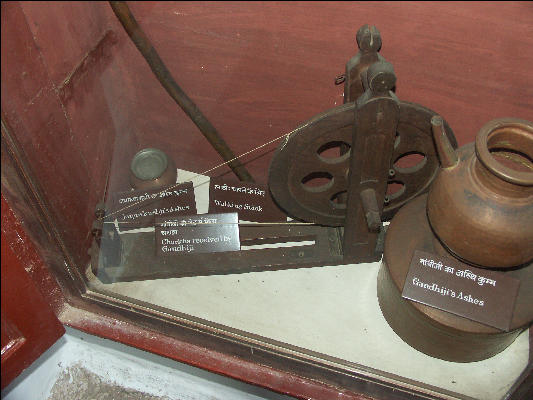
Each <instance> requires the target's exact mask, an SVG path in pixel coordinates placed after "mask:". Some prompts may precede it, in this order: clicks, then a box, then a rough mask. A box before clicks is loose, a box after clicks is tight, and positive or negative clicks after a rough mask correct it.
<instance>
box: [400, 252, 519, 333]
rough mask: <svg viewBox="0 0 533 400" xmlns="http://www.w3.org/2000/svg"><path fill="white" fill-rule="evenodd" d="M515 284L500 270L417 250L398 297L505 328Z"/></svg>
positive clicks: (511, 310) (513, 296) (511, 313)
mask: <svg viewBox="0 0 533 400" xmlns="http://www.w3.org/2000/svg"><path fill="white" fill-rule="evenodd" d="M519 286H520V281H519V280H518V279H515V278H512V277H510V276H508V275H506V274H504V273H502V272H496V271H491V270H487V269H481V268H476V267H472V266H470V265H467V264H464V263H462V262H459V261H457V260H455V259H452V258H449V257H442V256H439V255H436V254H431V253H426V252H422V251H418V250H417V251H415V253H414V256H413V258H412V260H411V266H410V267H409V271H408V273H407V277H406V279H405V283H404V287H403V292H402V297H404V298H406V299H409V300H413V301H416V302H419V303H423V304H426V305H428V306H431V307H435V308H438V309H440V310H444V311H448V312H450V313H452V314H456V315H460V316H462V317H465V318H468V319H470V320H473V321H477V322H480V323H482V324H485V325H489V326H492V327H495V328H498V329H501V330H504V331H508V330H509V327H510V324H511V320H512V317H513V311H514V305H515V301H516V297H517V295H518V288H519Z"/></svg>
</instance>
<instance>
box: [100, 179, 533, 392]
mask: <svg viewBox="0 0 533 400" xmlns="http://www.w3.org/2000/svg"><path fill="white" fill-rule="evenodd" d="M193 175H194V174H192V173H190V172H186V171H182V170H178V181H182V182H183V181H187V180H190V177H191V176H193ZM202 182H204V184H201V185H200V183H202ZM208 182H209V179H208V178H207V177H199V176H196V178H195V179H194V181H193V183H194V184H195V186H197V185H198V186H197V187H196V188H195V194H196V199H197V209H198V213H206V212H207V201H208V200H207V199H208V191H209V184H208ZM132 232H134V231H132ZM125 234H131V233H125ZM154 262H155V260H154ZM379 267H380V263H379V262H376V263H371V264H357V265H343V266H324V267H316V268H301V269H293V270H282V271H267V272H253V273H244V274H233V275H220V276H202V277H192V278H176V279H160V280H152V281H142V282H127V283H113V284H108V285H103V284H99V285H98V286H100V285H101V287H102V288H103V289H105V290H106V291H111V292H115V293H117V294H120V295H123V296H127V297H129V298H133V299H138V300H141V301H143V302H148V303H152V304H155V305H157V306H161V307H166V308H169V309H173V310H176V311H179V312H181V313H185V314H189V315H192V316H194V317H198V318H202V319H205V320H208V321H212V322H215V323H218V324H222V325H226V326H228V327H231V328H235V329H239V330H242V331H244V332H250V333H253V334H255V335H260V336H263V337H265V338H269V339H273V340H276V341H280V342H284V343H287V344H290V345H293V346H298V347H301V348H304V349H308V350H310V351H313V352H318V353H322V354H325V355H327V356H330V357H336V358H339V359H342V360H346V361H349V362H353V363H357V364H360V365H364V366H367V367H371V368H374V369H377V370H380V371H385V372H388V373H392V374H396V375H398V376H401V377H404V378H408V379H412V380H415V381H418V382H422V383H424V384H427V385H432V386H436V387H438V388H442V389H444V390H447V391H452V392H456V393H460V394H462V395H464V396H469V397H472V398H476V399H483V400H493V399H494V400H496V399H501V398H502V397H503V396H504V395H505V393H506V391H507V390H508V389H509V388H510V387H511V385H512V384H513V383H514V382H515V381H516V379H517V378H518V376H519V375H520V373H521V372H522V371H523V370H524V368H525V367H526V365H527V362H528V352H529V340H528V332H527V331H526V332H524V333H523V334H521V335H520V336H519V337H518V338H517V339H516V341H515V342H514V343H513V344H512V345H511V346H509V347H508V348H507V349H506V350H505V351H503V352H502V353H500V354H497V355H496V356H494V357H492V358H490V359H487V360H484V361H479V362H473V363H453V362H448V361H443V360H439V359H435V358H432V357H429V356H427V355H425V354H423V353H421V352H419V351H417V350H415V349H413V348H412V347H410V346H409V345H407V344H406V343H405V342H403V341H402V339H401V338H400V337H398V336H397V335H396V334H395V333H394V331H393V330H392V329H391V328H390V327H389V325H388V324H387V322H386V321H385V319H384V317H383V316H382V314H381V310H380V308H379V304H378V299H377V284H376V279H377V273H378V270H379Z"/></svg>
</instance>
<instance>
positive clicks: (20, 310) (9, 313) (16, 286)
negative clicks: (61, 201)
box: [1, 197, 65, 388]
mask: <svg viewBox="0 0 533 400" xmlns="http://www.w3.org/2000/svg"><path fill="white" fill-rule="evenodd" d="M4 202H5V200H4V198H3V197H2V204H3V203H4ZM2 208H3V207H2ZM1 264H2V267H1V268H2V269H1V271H2V279H1V280H2V295H1V296H2V299H1V300H2V303H1V304H2V306H1V308H2V388H4V387H5V386H6V385H8V384H9V382H11V381H12V380H13V379H14V378H15V377H16V376H18V375H19V374H20V373H21V372H22V371H23V370H24V369H25V368H27V367H28V366H29V365H30V364H31V363H32V362H33V361H35V360H36V359H37V358H38V357H39V356H40V355H41V354H42V353H43V352H44V351H45V350H46V349H47V348H48V347H50V346H51V345H52V344H53V343H54V342H55V341H56V340H57V339H58V338H60V337H61V336H62V335H63V333H65V329H64V328H63V325H61V323H60V322H59V320H58V319H57V317H56V316H55V314H54V313H53V311H52V310H51V308H50V306H49V305H48V304H47V303H46V302H45V301H44V299H43V298H42V296H41V295H40V293H39V291H38V289H37V287H36V286H35V284H34V283H33V281H32V280H31V278H30V277H29V275H28V273H27V272H26V271H25V270H24V264H23V263H21V261H20V260H19V259H18V258H17V256H16V255H15V252H14V251H13V249H12V248H11V244H10V242H9V240H8V239H7V237H6V235H5V233H4V229H2V262H1Z"/></svg>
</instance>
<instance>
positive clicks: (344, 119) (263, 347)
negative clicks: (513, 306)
mask: <svg viewBox="0 0 533 400" xmlns="http://www.w3.org/2000/svg"><path fill="white" fill-rule="evenodd" d="M126 4H127V5H126ZM128 7H129V8H128ZM130 11H131V13H130ZM532 18H533V8H532V7H531V4H528V3H521V2H517V3H514V2H505V3H503V4H489V3H487V4H481V5H476V6H473V5H469V4H466V3H455V4H452V5H448V4H445V3H426V4H423V5H420V4H418V3H409V2H407V3H405V2H399V3H394V4H392V3H390V4H389V3H365V2H362V3H359V2H350V3H344V2H338V3H337V2H334V3H320V2H318V3H315V2H297V3H291V2H276V3H259V4H255V3H251V2H250V3H246V2H239V3H234V2H205V3H196V2H129V3H122V2H111V3H107V2H87V3H85V2H82V3H77V2H57V3H56V2H51V3H40V4H39V3H31V2H7V3H5V2H4V3H2V193H3V195H4V196H5V197H6V198H7V200H8V202H9V203H10V205H11V207H12V208H13V209H14V211H15V213H16V214H17V215H18V217H19V218H20V219H21V220H22V221H24V226H25V228H26V230H27V231H28V233H29V235H30V237H32V239H33V240H34V241H35V242H36V243H37V248H38V249H39V251H40V252H41V253H43V255H42V257H43V259H44V260H45V261H46V263H47V265H48V267H49V269H50V271H51V273H52V274H53V276H54V277H55V279H56V280H57V282H58V284H59V287H60V288H61V290H62V291H63V293H64V296H65V297H66V303H67V304H68V307H70V309H71V310H72V308H79V309H83V310H89V311H90V312H92V313H93V314H94V315H101V316H107V317H109V318H111V319H112V320H114V321H116V324H118V325H120V323H121V322H120V321H127V323H128V324H130V325H131V326H138V327H139V329H140V330H142V329H148V330H152V331H155V332H158V333H159V334H160V335H163V336H164V337H168V338H174V339H176V340H179V341H180V343H182V344H183V346H187V345H190V346H191V348H192V347H194V346H197V347H198V348H200V349H206V352H209V351H211V352H216V354H221V355H222V356H220V357H229V358H236V359H237V360H239V361H238V362H240V363H242V365H257V366H260V368H267V369H272V370H273V371H278V373H281V375H280V376H279V377H278V380H279V382H277V383H276V382H273V381H272V380H271V379H268V378H266V375H268V374H267V373H266V372H262V373H257V374H256V375H255V376H254V374H253V373H252V372H250V373H249V374H247V373H245V372H241V373H240V374H234V376H235V377H237V378H239V379H243V380H248V381H249V382H252V383H255V384H259V385H263V386H266V387H270V388H272V389H273V390H277V391H285V392H286V393H289V394H291V395H294V396H296V397H301V396H304V395H305V393H306V392H305V390H303V389H301V384H296V383H295V384H294V386H293V387H291V384H290V379H293V378H290V377H298V379H303V380H308V381H309V382H315V383H316V382H318V383H320V384H322V385H325V387H329V388H334V389H333V392H336V393H347V394H348V393H351V394H352V395H361V396H369V397H372V398H399V399H405V398H457V399H469V398H476V399H495V400H496V399H504V398H522V397H521V396H527V394H526V393H528V391H529V392H530V391H531V386H532V381H531V351H532V350H531V348H530V345H531V337H530V333H529V324H525V325H523V324H522V325H520V326H519V329H516V330H515V331H513V332H514V336H513V337H512V340H511V339H509V340H507V342H508V343H506V344H505V345H501V346H500V347H499V348H498V350H497V351H494V352H493V354H491V355H490V357H488V356H487V357H479V359H476V360H474V361H472V360H445V359H441V358H443V357H440V358H438V357H434V356H432V355H428V354H425V352H423V351H419V350H417V349H416V348H414V347H412V346H410V345H409V344H407V343H406V341H404V340H405V338H403V339H402V337H401V336H399V335H398V334H397V333H396V331H398V328H397V327H394V329H393V328H391V325H393V324H391V325H389V323H390V318H391V317H390V315H389V316H384V313H383V312H382V307H383V300H382V299H379V300H378V294H379V293H378V292H379V290H380V289H379V284H378V281H379V279H382V278H379V276H380V275H379V274H380V268H384V267H383V266H382V258H381V254H382V252H383V246H384V243H385V246H386V245H387V240H388V238H389V237H392V234H391V235H389V236H388V233H387V228H386V226H387V224H388V222H385V223H384V224H382V220H383V221H389V220H390V219H391V218H393V216H394V215H397V213H398V212H400V210H405V208H406V207H407V206H408V205H409V204H414V203H415V202H416V201H419V202H420V201H421V200H420V199H422V198H424V199H425V198H426V193H427V191H428V189H429V188H430V186H431V184H432V183H433V180H434V179H435V177H436V175H437V173H438V171H439V159H440V161H441V162H442V157H443V156H442V154H441V153H439V155H440V158H439V157H438V156H437V153H438V150H437V147H435V144H434V142H433V136H432V135H433V134H434V132H435V131H436V128H435V126H436V122H435V121H436V120H435V119H432V117H435V116H437V115H440V116H442V117H443V118H444V120H441V125H442V127H443V128H442V129H443V132H445V134H446V135H447V138H448V142H447V143H448V145H449V146H450V148H453V149H456V148H457V147H460V146H463V145H465V144H467V143H471V142H474V141H475V139H476V134H477V133H478V131H479V130H480V129H481V128H482V127H483V126H484V125H485V124H486V123H487V122H488V121H491V120H494V119H495V118H502V117H513V118H517V119H521V120H529V121H531V120H533V113H532V110H533V92H532V89H531V88H532V87H533V73H532V72H531V68H530V67H529V66H530V65H531V62H532V60H533V53H532V52H531V51H528V50H527V49H529V48H531V46H532V45H533V39H532V38H533V34H532V35H527V34H524V33H527V32H531V23H530V21H531V20H532ZM509 21H512V24H510V23H509ZM367 23H368V24H369V25H368V26H367V25H365V24H367ZM373 26H375V27H377V28H378V29H379V31H378V30H377V29H376V28H374V27H373ZM365 27H366V28H365ZM365 29H366V30H365ZM531 33H533V32H531ZM356 36H357V37H356ZM517 38H520V40H517ZM378 40H379V44H377V43H378ZM381 41H382V42H383V45H382V46H381ZM365 46H366V47H365ZM381 47H382V49H380V48H381ZM369 54H370V55H369ZM365 57H366V58H365ZM380 63H381V64H380ZM389 63H390V64H389ZM377 64H379V65H378V66H377V67H376V65H377ZM388 68H390V69H388ZM350 74H351V75H350ZM388 79H390V81H387V80H388ZM341 84H342V85H341ZM350 85H351V86H350ZM350 88H357V89H356V90H355V89H354V90H352V91H351V89H350ZM365 96H366V97H365ZM374 104H378V106H376V107H377V108H372V107H374V106H373V105H374ZM433 110H435V111H433ZM354 115H355V117H354ZM354 118H355V120H356V121H359V122H358V123H355V122H354ZM365 118H367V119H368V120H369V121H370V120H371V122H368V124H367V125H365V123H366V122H365V121H367V119H365ZM372 118H374V119H372ZM391 121H392V122H391ZM420 121H421V122H420ZM432 124H433V125H432ZM365 126H366V128H365ZM432 127H433V130H432ZM365 129H367V130H369V131H371V130H372V129H373V130H377V131H380V132H392V134H390V135H389V136H388V137H389V139H387V140H389V142H385V141H384V142H381V141H379V140H377V139H376V140H374V139H372V140H370V141H368V142H364V143H363V142H362V141H361V140H362V139H360V137H362V136H361V135H363V134H362V133H361V132H362V131H364V130H365ZM357 132H359V134H358V133H357ZM524 132H526V133H524V137H525V139H524V141H523V142H522V143H524V147H523V148H522V149H520V148H519V149H513V150H512V153H513V154H518V153H519V156H520V157H521V158H520V160H521V161H520V162H519V163H520V164H521V165H522V167H524V168H525V169H524V170H523V171H525V172H523V173H524V174H526V175H527V174H529V175H531V170H532V169H533V161H532V160H531V158H532V154H533V153H532V152H531V149H529V147H528V146H530V143H531V140H532V138H533V131H531V130H530V131H527V129H526V130H525V131H524ZM313 135H314V136H313ZM358 135H359V136H358ZM384 135H385V134H384ZM528 135H529V136H528ZM385 136H386V135H385ZM319 137H320V138H321V139H319ZM309 138H312V139H309ZM310 143H311V144H310ZM387 143H388V144H387ZM404 143H407V144H404ZM493 147H494V146H493ZM309 149H311V150H309ZM313 157H315V158H316V160H315V158H313ZM361 160H363V161H361ZM358 163H359V164H358ZM317 165H319V167H317ZM383 165H385V167H383ZM320 166H321V167H320ZM376 171H378V172H380V174H381V175H379V176H378V175H376V176H375V177H374V176H373V175H372V174H373V173H374V172H376ZM420 171H422V172H420ZM356 172H357V173H356ZM357 174H359V175H357ZM383 174H384V175H383ZM416 174H419V175H420V176H418V175H416ZM371 175H372V176H371ZM411 175H414V176H415V178H414V180H412V178H409V177H410V176H411ZM529 175H527V176H529ZM368 176H371V178H372V179H373V180H372V179H370V178H368ZM365 177H366V178H365ZM356 178H357V179H359V178H360V179H361V181H360V182H363V183H364V182H367V181H371V180H372V182H376V185H377V186H376V187H374V186H372V187H371V189H368V188H370V186H368V185H367V186H364V184H363V183H359V181H356ZM367 178H368V179H367ZM365 179H367V181H365ZM410 179H411V180H410ZM528 179H529V178H528ZM293 181H294V182H296V184H295V183H294V182H293ZM354 182H357V183H354ZM413 182H414V183H413ZM365 184H366V183H365ZM528 185H530V184H529V183H528ZM363 186H364V187H363ZM378 186H379V189H376V188H377V187H378ZM526 186H527V185H526ZM361 187H363V189H368V190H371V193H372V196H370V200H368V198H367V197H365V196H367V194H368V193H370V192H368V191H365V190H363V189H361ZM412 187H414V189H412ZM354 193H356V194H354ZM528 193H529V192H528ZM527 196H529V197H527ZM525 198H526V200H525V204H526V206H529V208H530V209H529V212H530V214H531V208H532V207H533V203H532V202H531V199H532V197H531V194H527V195H526V197H525ZM315 199H316V200H315ZM372 199H374V200H375V199H377V202H375V205H376V206H375V208H373V207H374V202H373V200H372ZM417 199H418V200H417ZM424 201H425V200H424ZM320 202H322V203H320ZM319 203H320V204H319ZM383 203H384V205H383ZM324 207H325V208H324ZM357 207H360V209H359V208H357ZM354 210H355V211H354ZM357 210H359V211H357ZM376 215H377V217H376ZM424 216H425V213H424ZM357 218H360V221H359V220H358V219H357ZM373 218H374V219H373ZM527 218H530V215H529V216H527V215H526V217H524V220H527ZM393 221H394V220H393ZM393 223H394V222H391V224H393ZM372 224H374V225H375V226H377V227H376V229H375V230H373V228H372V227H373V226H374V225H372ZM413 224H414V223H413ZM360 226H363V227H364V228H365V229H367V227H368V230H369V232H371V233H369V236H368V238H370V239H368V241H369V242H371V246H370V247H371V248H370V247H369V248H370V250H368V249H366V248H365V249H363V250H361V249H360V248H357V249H353V248H352V247H350V246H352V244H353V242H354V240H355V239H346V238H349V237H355V238H359V237H360V235H361V233H359V231H358V229H359V228H358V227H360ZM520 229H521V228H520ZM524 229H526V228H524ZM415 231H416V228H412V229H411V228H409V229H406V231H405V232H404V233H402V234H401V235H400V236H402V235H403V236H404V239H405V238H409V237H410V235H412V236H413V237H414V236H416V232H415ZM391 232H394V235H396V236H394V237H395V238H396V239H394V240H395V243H400V238H398V233H397V231H392V230H391ZM350 235H352V236H350ZM526 236H527V235H526ZM365 237H366V236H365ZM365 240H366V239H365ZM390 240H392V239H390ZM402 240H403V239H402ZM524 240H526V242H527V240H529V239H528V238H527V237H526V239H524ZM355 241H356V240H355ZM404 242H405V241H402V242H401V243H402V245H401V246H404V248H405V251H404V250H403V247H402V248H401V249H400V250H397V249H396V251H397V253H395V255H394V257H396V258H401V257H404V256H405V257H404V258H406V257H407V258H409V260H410V259H411V257H412V250H413V249H412V248H411V247H409V246H410V245H409V244H407V243H404ZM484 245H485V246H487V247H489V248H490V246H491V244H490V243H485V244H484ZM389 246H390V244H389ZM526 247H527V246H526ZM435 248H436V247H435ZM435 251H437V250H435ZM396 254H402V255H401V256H399V255H398V256H397V255H396ZM396 258H395V259H396ZM462 261H464V260H462ZM526 261H527V260H526ZM530 261H531V260H529V261H528V262H530ZM389 263H390V261H389ZM515 264H516V263H515ZM515 264H513V268H515V269H518V268H516V267H515ZM522 264H524V265H526V264H527V263H522ZM477 265H478V264H477ZM478 266H479V265H478ZM526 267H527V266H526ZM526 267H524V268H526ZM520 268H522V266H521V267H520ZM499 272H502V271H501V269H500V270H499ZM530 277H531V278H530ZM520 279H522V281H521V282H520V285H521V286H520V290H522V292H520V293H519V295H518V297H517V298H518V300H517V304H520V307H522V308H525V309H527V308H531V306H532V304H531V302H530V300H531V295H530V293H531V291H529V289H528V288H530V286H531V284H533V276H532V274H531V273H528V274H526V276H525V277H524V278H520ZM517 290H519V289H517ZM524 293H525V294H524ZM53 296H54V295H53V294H52V295H51V297H53ZM398 301H403V299H400V300H398ZM511 312H512V310H511ZM520 312H521V311H520ZM526 314H527V312H526ZM61 315H63V318H61V316H60V320H61V321H62V322H63V323H67V324H69V323H70V324H72V325H74V326H77V327H79V326H80V325H81V326H83V327H85V329H87V330H90V327H89V326H90V323H89V322H87V321H84V322H83V323H80V320H76V318H72V319H69V318H71V317H72V315H73V314H72V311H69V312H66V313H63V314H61ZM66 315H68V316H69V317H68V318H67V317H65V316H66ZM528 315H529V314H528ZM454 318H455V317H454ZM460 318H464V317H460ZM524 318H525V319H526V320H527V318H529V317H527V316H526V317H524ZM399 323H400V324H402V322H401V321H400V322H399ZM408 323H411V322H409V320H408V319H405V324H408ZM468 324H470V322H468V323H467V324H466V325H468ZM475 324H477V323H475ZM468 326H470V325H468ZM476 327H477V325H476ZM515 328H516V327H515ZM113 329H115V328H109V329H108V328H106V329H103V330H102V329H101V328H100V330H99V331H98V332H97V334H100V335H104V336H107V337H111V338H114V339H116V340H121V338H120V335H123V334H124V332H122V333H117V334H114V333H113V332H114V330H113ZM437 329H438V328H437ZM465 329H466V328H465ZM468 329H470V328H468ZM480 329H481V331H482V332H483V334H484V333H486V332H488V333H490V334H492V333H494V332H501V331H502V330H501V329H500V330H497V329H496V328H490V329H489V328H480ZM507 330H509V329H507ZM504 331H505V330H504ZM476 332H477V331H476ZM130 334H131V333H130ZM161 337H162V336H157V338H158V339H157V340H159V341H160V343H159V344H158V345H157V346H163V343H165V342H164V340H163V339H161ZM144 340H146V338H145V339H144ZM407 341H409V340H407ZM139 343H140V342H139ZM139 343H138V344H137V345H139V346H143V345H142V344H139ZM145 343H146V342H145ZM145 346H146V348H147V349H148V350H153V349H151V346H150V345H146V344H145ZM154 346H155V345H154ZM415 347H416V346H415ZM159 349H160V350H157V351H158V352H160V353H164V354H165V355H167V356H170V357H178V358H179V356H177V355H176V354H175V353H178V352H179V351H182V350H183V349H182V350H179V349H176V350H174V349H170V348H167V349H165V350H161V347H159ZM183 351H185V350H183ZM444 352H446V351H444ZM450 353H453V350H450ZM209 354H212V353H209ZM444 358H446V357H444ZM201 359H202V357H201V355H196V356H192V357H191V358H189V359H188V360H187V362H190V363H192V364H194V365H200V366H202V367H204V368H211V369H213V370H216V372H220V373H226V374H228V375H230V376H231V375H232V373H231V372H229V371H226V370H224V367H221V366H220V365H218V364H217V361H216V357H215V358H214V359H213V360H212V361H205V360H203V361H202V360H201ZM226 360H227V359H226ZM459 361H461V362H459ZM466 361H468V362H466ZM247 368H248V367H247ZM249 368H252V367H249ZM258 368H259V367H258ZM250 370H253V369H250ZM324 390H325V389H324ZM329 390H331V389H329ZM331 393H332V392H328V391H327V390H325V391H324V392H323V393H322V394H320V393H319V392H318V391H317V392H316V393H315V396H316V397H317V398H320V397H321V396H322V397H323V398H331V397H330V396H331V395H332V394H331ZM339 396H340V395H339ZM524 398H525V397H524Z"/></svg>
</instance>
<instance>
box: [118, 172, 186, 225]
mask: <svg viewBox="0 0 533 400" xmlns="http://www.w3.org/2000/svg"><path fill="white" fill-rule="evenodd" d="M117 211H118V212H117ZM114 213H116V218H117V221H118V223H119V227H120V230H121V231H126V230H130V229H137V228H144V227H150V226H154V223H155V217H156V216H164V215H172V216H174V215H180V214H183V215H191V214H195V213H196V200H195V197H194V188H193V185H192V182H186V183H182V184H179V185H170V186H166V187H163V188H158V189H150V190H133V191H129V192H122V193H116V194H115V196H114V198H113V212H112V214H114Z"/></svg>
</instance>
